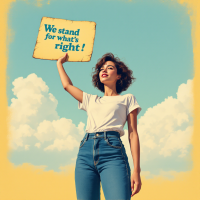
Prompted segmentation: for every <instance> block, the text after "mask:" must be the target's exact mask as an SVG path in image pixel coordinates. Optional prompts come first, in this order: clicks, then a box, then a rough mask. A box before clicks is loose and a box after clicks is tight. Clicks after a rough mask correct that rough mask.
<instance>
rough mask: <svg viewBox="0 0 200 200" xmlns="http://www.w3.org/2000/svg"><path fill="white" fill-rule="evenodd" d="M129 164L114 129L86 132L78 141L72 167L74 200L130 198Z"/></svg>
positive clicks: (124, 199)
mask: <svg viewBox="0 0 200 200" xmlns="http://www.w3.org/2000/svg"><path fill="white" fill-rule="evenodd" d="M130 174H131V170H130V166H129V163H128V157H127V154H126V150H125V148H124V145H123V143H122V141H121V139H120V135H119V133H118V132H116V131H105V132H96V133H86V134H85V136H84V137H83V139H82V141H81V142H80V146H79V152H78V156H77V160H76V167H75V185H76V196H77V199H78V200H100V184H101V185H102V189H103V193H104V196H105V199H106V200H130V199H131V193H132V192H131V182H130Z"/></svg>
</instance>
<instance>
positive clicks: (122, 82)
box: [92, 53, 136, 94]
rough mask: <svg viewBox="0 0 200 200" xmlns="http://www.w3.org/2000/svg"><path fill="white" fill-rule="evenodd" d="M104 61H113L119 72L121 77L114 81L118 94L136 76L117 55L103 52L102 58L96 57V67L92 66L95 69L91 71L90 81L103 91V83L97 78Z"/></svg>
mask: <svg viewBox="0 0 200 200" xmlns="http://www.w3.org/2000/svg"><path fill="white" fill-rule="evenodd" d="M106 61H112V62H113V63H115V66H116V68H117V74H118V75H120V74H121V78H120V79H119V80H117V82H116V91H117V93H118V94H120V93H121V92H123V91H126V90H127V89H128V87H129V86H130V85H131V84H132V82H133V81H135V79H136V78H134V77H133V76H132V73H133V72H132V70H130V69H129V68H128V67H127V66H126V65H125V64H124V62H122V61H120V59H119V58H118V57H114V55H113V54H112V53H106V54H104V55H103V56H102V58H99V59H98V61H97V64H96V67H93V68H95V71H94V72H92V83H93V85H94V87H97V88H98V89H99V90H100V91H102V92H103V93H104V84H103V83H102V82H101V81H100V79H99V72H100V69H101V67H102V66H103V65H104V63H105V62H106Z"/></svg>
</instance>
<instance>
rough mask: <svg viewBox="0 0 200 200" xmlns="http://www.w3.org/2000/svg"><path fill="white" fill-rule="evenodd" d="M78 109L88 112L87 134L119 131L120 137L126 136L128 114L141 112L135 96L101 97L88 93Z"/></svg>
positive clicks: (84, 93) (84, 94)
mask: <svg viewBox="0 0 200 200" xmlns="http://www.w3.org/2000/svg"><path fill="white" fill-rule="evenodd" d="M78 109H82V110H85V111H86V112H87V116H88V119H87V126H86V129H85V131H86V132H87V133H94V132H104V131H117V132H119V133H120V137H121V136H123V135H124V130H123V128H124V125H125V123H126V121H127V116H128V114H129V113H130V112H131V111H133V110H135V109H137V114H139V112H140V111H141V107H140V106H139V104H138V102H137V100H136V98H135V96H134V95H133V94H125V95H118V96H103V97H99V96H98V95H93V94H88V93H86V92H83V100H82V103H81V102H79V101H78Z"/></svg>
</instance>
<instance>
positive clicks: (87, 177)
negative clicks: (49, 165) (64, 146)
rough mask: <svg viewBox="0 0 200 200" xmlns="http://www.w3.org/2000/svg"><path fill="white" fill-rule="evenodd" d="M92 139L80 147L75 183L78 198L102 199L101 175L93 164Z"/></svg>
mask: <svg viewBox="0 0 200 200" xmlns="http://www.w3.org/2000/svg"><path fill="white" fill-rule="evenodd" d="M92 144H93V141H92V140H91V139H90V140H88V141H86V142H85V144H84V145H83V146H82V147H81V148H80V149H79V153H78V156H77V160H76V167H75V185H76V195H77V199H78V200H100V176H99V173H98V171H97V170H96V169H95V167H94V166H93V164H92V163H93V162H92V161H93V160H92V156H93V154H92V151H91V148H92Z"/></svg>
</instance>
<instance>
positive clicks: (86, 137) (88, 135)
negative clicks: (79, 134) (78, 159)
mask: <svg viewBox="0 0 200 200" xmlns="http://www.w3.org/2000/svg"><path fill="white" fill-rule="evenodd" d="M88 136H89V133H87V135H86V138H85V141H87V140H88Z"/></svg>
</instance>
